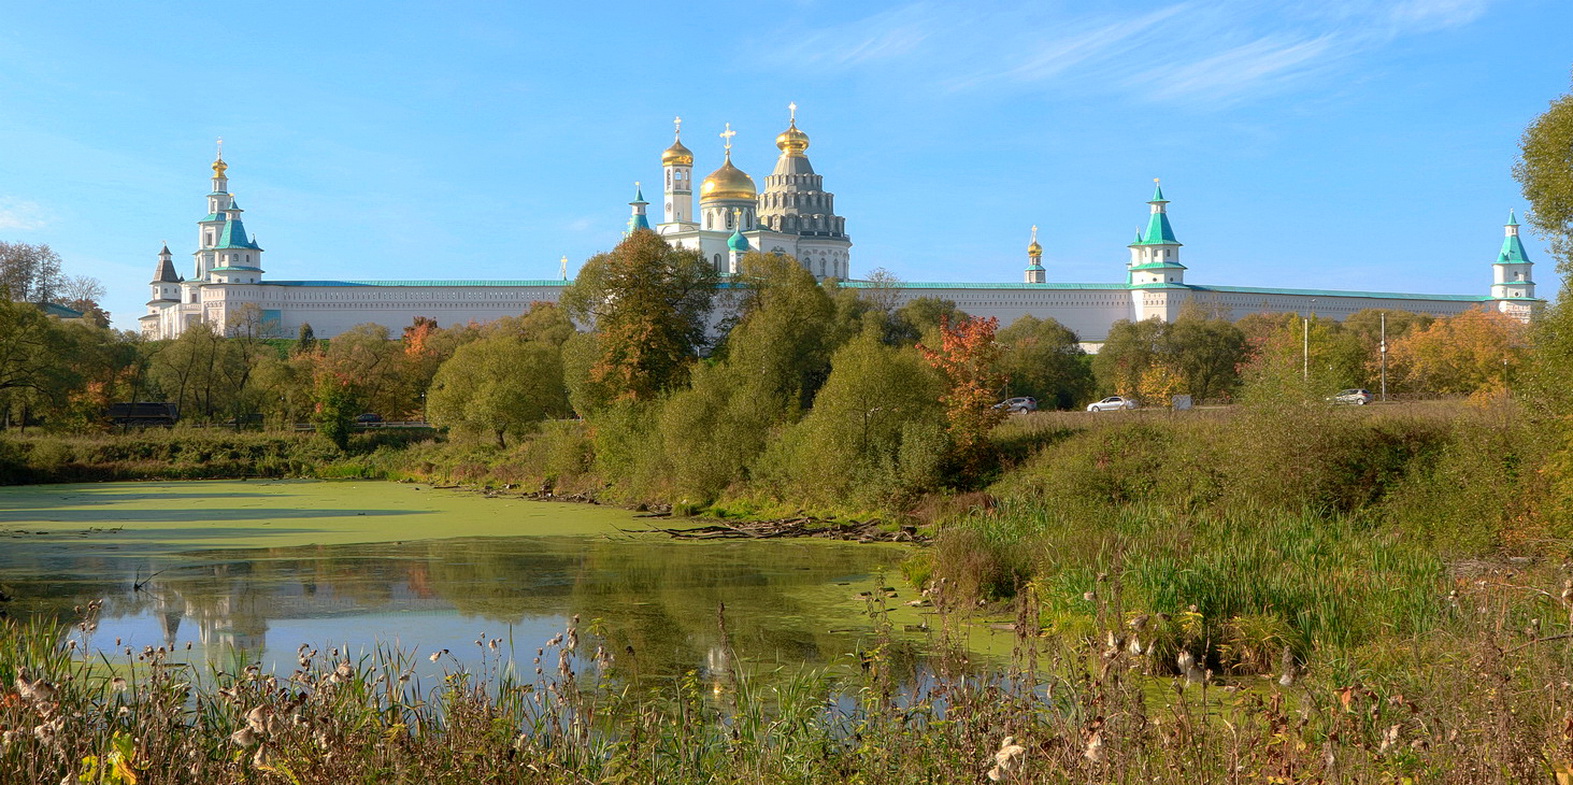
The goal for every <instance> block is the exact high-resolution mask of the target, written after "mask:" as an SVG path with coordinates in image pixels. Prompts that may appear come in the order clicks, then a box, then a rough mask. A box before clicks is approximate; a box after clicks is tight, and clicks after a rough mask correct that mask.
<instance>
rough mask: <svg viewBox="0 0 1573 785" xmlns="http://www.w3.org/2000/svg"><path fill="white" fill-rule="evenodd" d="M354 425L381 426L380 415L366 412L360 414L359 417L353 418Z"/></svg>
mask: <svg viewBox="0 0 1573 785" xmlns="http://www.w3.org/2000/svg"><path fill="white" fill-rule="evenodd" d="M355 424H356V425H381V424H382V415H380V414H372V413H371V412H366V413H364V414H361V415H359V416H357V417H356V418H355Z"/></svg>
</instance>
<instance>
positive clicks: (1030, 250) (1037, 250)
mask: <svg viewBox="0 0 1573 785" xmlns="http://www.w3.org/2000/svg"><path fill="white" fill-rule="evenodd" d="M1027 256H1030V257H1032V258H1034V259H1036V258H1038V257H1040V256H1043V246H1041V245H1038V225H1037V224H1033V225H1032V243H1031V244H1029V245H1028V246H1027Z"/></svg>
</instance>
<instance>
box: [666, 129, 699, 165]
mask: <svg viewBox="0 0 1573 785" xmlns="http://www.w3.org/2000/svg"><path fill="white" fill-rule="evenodd" d="M672 124H673V125H674V126H676V130H675V131H674V132H673V134H672V146H671V147H668V148H666V151H665V152H663V153H661V165H662V166H693V165H694V151H692V150H690V149H688V148H687V147H684V146H683V118H681V117H676V118H673V119H672Z"/></svg>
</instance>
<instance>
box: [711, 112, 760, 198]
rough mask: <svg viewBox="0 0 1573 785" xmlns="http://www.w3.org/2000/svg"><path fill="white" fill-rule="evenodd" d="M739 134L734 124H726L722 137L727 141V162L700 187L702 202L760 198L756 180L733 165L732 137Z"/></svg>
mask: <svg viewBox="0 0 1573 785" xmlns="http://www.w3.org/2000/svg"><path fill="white" fill-rule="evenodd" d="M736 135H737V132H736V131H733V130H732V124H731V123H727V124H726V131H725V132H723V133H722V134H721V137H722V138H723V139H725V140H726V161H725V162H724V163H722V164H721V168H720V169H717V170H715V171H714V172H711V173H710V176H709V177H706V178H705V180H704V182H703V183H700V185H699V199H700V201H710V200H712V199H747V200H749V201H753V200H755V199H757V198H758V197H759V190H758V189H757V188H756V187H755V186H754V178H752V177H749V176H748V175H747V174H744V173H743V170H742V169H739V168H737V167H736V166H733V165H732V137H733V136H736Z"/></svg>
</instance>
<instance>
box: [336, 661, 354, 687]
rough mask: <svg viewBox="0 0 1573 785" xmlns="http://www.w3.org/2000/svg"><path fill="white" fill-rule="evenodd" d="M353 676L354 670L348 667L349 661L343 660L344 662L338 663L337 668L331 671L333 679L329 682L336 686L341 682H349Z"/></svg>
mask: <svg viewBox="0 0 1573 785" xmlns="http://www.w3.org/2000/svg"><path fill="white" fill-rule="evenodd" d="M354 676H355V669H354V668H353V667H351V666H350V663H349V660H345V661H344V662H341V663H339V667H337V668H334V669H333V677H332V679H331V681H333V683H335V684H337V683H339V682H341V681H349V680H350V679H351V678H352V677H354Z"/></svg>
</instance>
